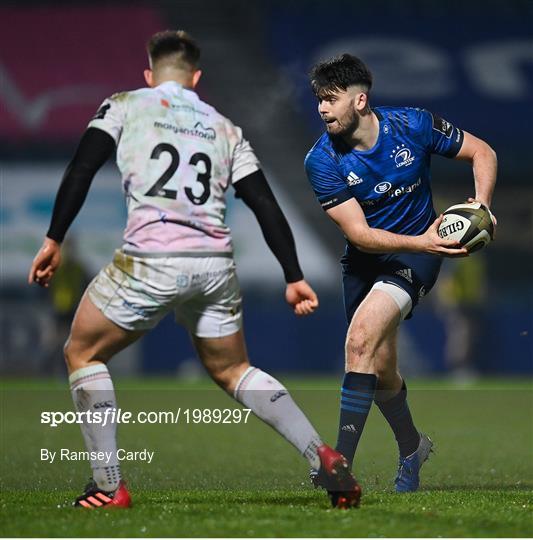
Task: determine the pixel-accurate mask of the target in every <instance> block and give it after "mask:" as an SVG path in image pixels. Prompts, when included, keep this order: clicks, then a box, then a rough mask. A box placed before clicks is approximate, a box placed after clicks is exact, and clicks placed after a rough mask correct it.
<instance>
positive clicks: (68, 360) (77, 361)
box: [63, 337, 90, 373]
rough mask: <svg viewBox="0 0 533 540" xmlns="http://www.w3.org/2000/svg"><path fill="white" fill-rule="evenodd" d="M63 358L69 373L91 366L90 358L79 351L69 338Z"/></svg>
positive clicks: (64, 347)
mask: <svg viewBox="0 0 533 540" xmlns="http://www.w3.org/2000/svg"><path fill="white" fill-rule="evenodd" d="M63 357H64V359H65V364H66V366H67V370H68V372H69V373H72V372H73V371H76V370H78V369H81V368H84V367H87V366H88V365H89V360H90V359H89V358H87V357H86V355H84V354H83V353H82V351H80V350H78V348H77V347H76V345H75V344H74V342H73V341H72V339H71V338H70V337H69V338H68V339H67V341H66V343H65V345H64V346H63Z"/></svg>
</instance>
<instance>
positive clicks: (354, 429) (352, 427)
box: [341, 424, 357, 433]
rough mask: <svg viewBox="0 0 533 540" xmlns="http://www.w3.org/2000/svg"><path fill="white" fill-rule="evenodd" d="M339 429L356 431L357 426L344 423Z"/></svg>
mask: <svg viewBox="0 0 533 540" xmlns="http://www.w3.org/2000/svg"><path fill="white" fill-rule="evenodd" d="M341 431H349V432H350V433H357V428H356V427H355V426H354V425H353V424H346V425H344V426H342V427H341Z"/></svg>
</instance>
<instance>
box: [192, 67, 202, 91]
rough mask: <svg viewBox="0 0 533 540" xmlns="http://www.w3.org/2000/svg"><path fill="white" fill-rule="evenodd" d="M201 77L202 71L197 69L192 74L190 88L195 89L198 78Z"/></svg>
mask: <svg viewBox="0 0 533 540" xmlns="http://www.w3.org/2000/svg"><path fill="white" fill-rule="evenodd" d="M201 76H202V70H201V69H197V70H196V71H195V72H194V73H193V74H192V87H193V88H196V85H197V84H198V81H199V80H200V77H201Z"/></svg>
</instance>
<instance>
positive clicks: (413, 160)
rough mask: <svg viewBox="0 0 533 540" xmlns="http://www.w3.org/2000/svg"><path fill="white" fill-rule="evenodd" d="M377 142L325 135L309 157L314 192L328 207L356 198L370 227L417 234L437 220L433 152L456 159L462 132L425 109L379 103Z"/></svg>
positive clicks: (461, 142) (309, 175) (308, 168)
mask: <svg viewBox="0 0 533 540" xmlns="http://www.w3.org/2000/svg"><path fill="white" fill-rule="evenodd" d="M373 111H374V113H375V114H376V116H377V117H378V119H379V135H378V140H377V142H376V144H375V145H374V147H373V148H371V149H370V150H354V149H353V148H350V147H349V146H348V145H347V144H346V143H345V142H344V141H343V140H342V139H340V138H338V137H331V136H330V135H329V134H328V133H324V134H323V135H322V137H320V139H318V141H317V142H316V144H315V145H314V146H313V148H311V150H310V151H309V153H308V154H307V157H306V158H305V169H306V172H307V176H308V178H309V181H310V182H311V184H312V186H313V189H314V190H315V194H316V196H317V198H318V200H319V201H320V203H321V204H322V207H323V208H324V209H325V210H327V209H328V208H333V207H334V206H336V205H338V204H341V203H343V202H345V201H347V200H348V199H351V198H352V197H353V198H355V199H356V200H357V202H358V203H359V204H360V205H361V208H362V209H363V211H364V213H365V216H366V220H367V222H368V225H369V226H370V227H373V228H378V229H384V230H387V231H390V232H394V233H398V234H408V235H417V234H421V233H423V232H424V231H426V230H427V228H428V227H429V225H430V224H431V223H432V221H433V220H434V219H435V211H434V210H433V202H432V198H431V187H430V161H431V154H440V155H442V156H447V157H454V156H455V155H456V154H457V153H458V152H459V150H460V148H461V145H462V144H463V132H462V131H461V130H460V129H458V128H456V127H454V126H452V125H451V124H450V123H449V122H447V121H446V120H443V119H442V118H440V117H438V116H436V115H435V114H432V113H430V112H428V111H426V110H423V109H415V108H412V107H377V108H375V109H373Z"/></svg>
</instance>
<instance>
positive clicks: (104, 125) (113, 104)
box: [87, 93, 126, 143]
mask: <svg viewBox="0 0 533 540" xmlns="http://www.w3.org/2000/svg"><path fill="white" fill-rule="evenodd" d="M125 117H126V94H125V93H122V94H114V95H112V96H111V97H110V98H107V99H105V100H104V102H103V103H102V105H100V108H99V109H98V110H97V111H96V114H95V115H94V117H93V119H92V120H91V121H90V122H89V125H88V126H87V127H88V128H97V129H101V130H102V131H105V132H106V133H108V134H109V135H111V137H113V139H114V141H115V143H118V141H119V139H120V135H121V133H122V126H123V125H124V119H125Z"/></svg>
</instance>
